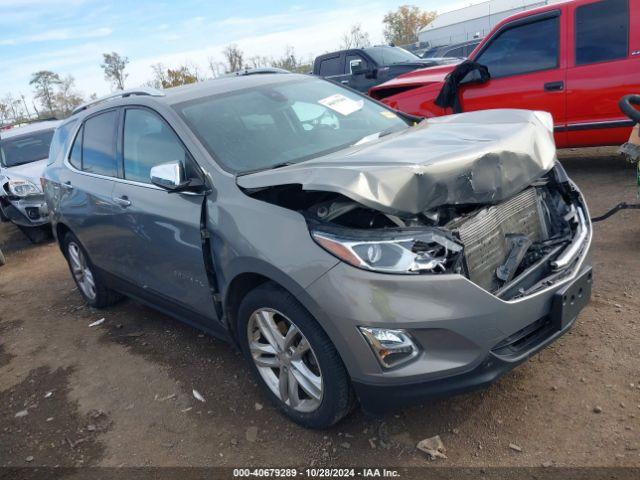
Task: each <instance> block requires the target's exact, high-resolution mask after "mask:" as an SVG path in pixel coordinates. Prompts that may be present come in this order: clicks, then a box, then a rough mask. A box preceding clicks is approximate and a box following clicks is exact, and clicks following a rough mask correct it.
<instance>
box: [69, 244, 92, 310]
mask: <svg viewBox="0 0 640 480" xmlns="http://www.w3.org/2000/svg"><path fill="white" fill-rule="evenodd" d="M67 251H68V253H69V263H70V264H71V272H72V273H73V278H74V279H75V280H76V284H77V285H78V287H79V288H80V290H82V293H83V294H84V295H85V296H86V297H87V298H88V299H89V300H95V298H96V284H95V280H94V278H93V272H92V271H91V269H90V268H89V266H88V265H87V259H86V257H85V255H84V253H83V252H82V249H81V248H80V247H79V246H78V244H76V243H75V242H69V246H68V247H67Z"/></svg>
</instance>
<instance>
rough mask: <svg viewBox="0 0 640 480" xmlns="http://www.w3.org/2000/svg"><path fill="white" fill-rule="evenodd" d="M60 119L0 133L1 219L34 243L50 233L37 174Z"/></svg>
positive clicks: (47, 214)
mask: <svg viewBox="0 0 640 480" xmlns="http://www.w3.org/2000/svg"><path fill="white" fill-rule="evenodd" d="M59 123H60V122H58V121H56V120H47V121H42V122H37V123H32V124H30V125H26V126H23V127H17V128H13V129H11V130H7V131H4V132H2V133H0V221H10V222H12V223H14V224H15V225H16V226H17V227H18V228H19V229H20V230H21V231H22V232H23V233H24V234H25V235H26V236H27V238H29V240H31V241H32V242H34V243H38V242H41V241H43V240H45V239H47V238H50V237H51V231H50V228H49V212H48V211H47V208H46V204H45V201H44V195H43V192H42V187H41V186H40V176H41V175H42V172H43V170H44V168H45V166H46V163H47V157H48V156H49V147H50V144H51V138H52V137H53V132H54V130H55V128H56V127H57V126H58V124H59Z"/></svg>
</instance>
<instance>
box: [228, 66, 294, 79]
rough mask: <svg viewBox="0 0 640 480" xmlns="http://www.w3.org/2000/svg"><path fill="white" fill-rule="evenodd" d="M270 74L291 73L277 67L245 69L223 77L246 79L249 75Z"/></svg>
mask: <svg viewBox="0 0 640 480" xmlns="http://www.w3.org/2000/svg"><path fill="white" fill-rule="evenodd" d="M269 73H291V72H290V71H289V70H285V69H284V68H276V67H264V68H243V69H242V70H237V71H235V72H231V73H227V74H226V75H222V76H223V77H246V76H249V75H264V74H269Z"/></svg>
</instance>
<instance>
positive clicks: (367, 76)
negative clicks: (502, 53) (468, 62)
mask: <svg viewBox="0 0 640 480" xmlns="http://www.w3.org/2000/svg"><path fill="white" fill-rule="evenodd" d="M459 62H461V59H459V58H427V59H423V58H420V57H418V56H416V55H414V54H413V53H411V52H409V51H407V50H405V49H403V48H400V47H392V46H388V45H382V46H376V47H367V48H355V49H350V50H341V51H338V52H332V53H325V54H324V55H320V56H319V57H316V59H315V61H314V63H313V74H314V75H318V76H320V77H324V78H326V79H329V80H333V81H334V82H340V83H342V84H343V85H346V86H348V87H351V88H353V89H354V90H358V91H360V92H365V93H366V92H368V91H369V89H370V88H371V87H374V86H376V85H379V84H381V83H384V82H386V81H388V80H391V79H392V78H395V77H397V76H398V75H402V74H403V73H407V72H411V71H413V70H417V69H419V68H426V67H433V66H436V65H448V64H453V63H459Z"/></svg>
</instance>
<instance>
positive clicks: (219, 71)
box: [207, 57, 226, 78]
mask: <svg viewBox="0 0 640 480" xmlns="http://www.w3.org/2000/svg"><path fill="white" fill-rule="evenodd" d="M207 66H208V67H209V72H210V73H211V76H212V77H213V78H218V77H219V76H221V75H224V74H225V72H226V66H225V64H224V62H220V61H219V60H216V59H215V58H214V57H209V58H208V59H207Z"/></svg>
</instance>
